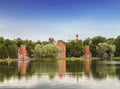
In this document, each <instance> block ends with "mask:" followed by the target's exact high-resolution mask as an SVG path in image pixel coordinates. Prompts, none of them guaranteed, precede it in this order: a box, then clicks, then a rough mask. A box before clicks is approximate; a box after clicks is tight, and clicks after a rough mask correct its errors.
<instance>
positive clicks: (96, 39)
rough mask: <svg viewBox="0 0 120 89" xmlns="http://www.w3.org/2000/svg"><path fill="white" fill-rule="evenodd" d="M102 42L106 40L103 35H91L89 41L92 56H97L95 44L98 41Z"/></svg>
mask: <svg viewBox="0 0 120 89" xmlns="http://www.w3.org/2000/svg"><path fill="white" fill-rule="evenodd" d="M104 42H106V38H105V37H102V36H96V37H93V38H92V40H91V43H90V50H91V52H92V56H93V57H96V56H98V53H97V50H96V46H97V45H98V44H99V43H104Z"/></svg>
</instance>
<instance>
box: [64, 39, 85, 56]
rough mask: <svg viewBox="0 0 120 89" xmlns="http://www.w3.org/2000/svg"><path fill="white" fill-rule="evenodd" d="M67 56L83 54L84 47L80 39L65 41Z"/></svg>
mask: <svg viewBox="0 0 120 89" xmlns="http://www.w3.org/2000/svg"><path fill="white" fill-rule="evenodd" d="M66 50H67V57H80V56H83V53H84V47H83V42H82V40H72V41H70V42H67V43H66Z"/></svg>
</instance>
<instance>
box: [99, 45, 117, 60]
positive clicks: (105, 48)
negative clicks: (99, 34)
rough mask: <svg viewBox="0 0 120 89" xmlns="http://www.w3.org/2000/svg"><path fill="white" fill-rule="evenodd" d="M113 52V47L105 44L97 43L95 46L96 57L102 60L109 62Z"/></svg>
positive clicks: (114, 48)
mask: <svg viewBox="0 0 120 89" xmlns="http://www.w3.org/2000/svg"><path fill="white" fill-rule="evenodd" d="M115 50H116V47H115V45H109V44H107V43H99V44H98V46H97V51H98V56H99V57H100V58H101V59H102V60H106V59H108V60H111V59H112V56H114V52H115Z"/></svg>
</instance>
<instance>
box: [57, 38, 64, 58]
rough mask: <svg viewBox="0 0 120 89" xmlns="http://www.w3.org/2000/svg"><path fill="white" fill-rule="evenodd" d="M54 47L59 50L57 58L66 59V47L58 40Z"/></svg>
mask: <svg viewBox="0 0 120 89" xmlns="http://www.w3.org/2000/svg"><path fill="white" fill-rule="evenodd" d="M56 45H57V46H58V47H59V49H60V51H59V53H58V58H66V45H65V44H64V42H63V41H62V40H59V41H58V42H57V44H56Z"/></svg>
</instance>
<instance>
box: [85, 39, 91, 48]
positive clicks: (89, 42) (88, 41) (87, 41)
mask: <svg viewBox="0 0 120 89" xmlns="http://www.w3.org/2000/svg"><path fill="white" fill-rule="evenodd" d="M91 42H92V41H91V39H90V38H86V39H85V40H84V41H83V44H84V46H85V45H89V44H91Z"/></svg>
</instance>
